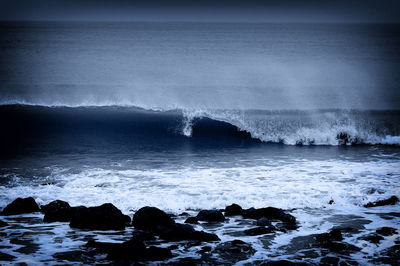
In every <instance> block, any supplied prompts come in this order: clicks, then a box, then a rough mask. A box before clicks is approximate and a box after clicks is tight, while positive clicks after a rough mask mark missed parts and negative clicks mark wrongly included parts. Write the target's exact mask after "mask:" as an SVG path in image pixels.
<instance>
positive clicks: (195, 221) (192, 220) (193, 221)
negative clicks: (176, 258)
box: [185, 217, 199, 224]
mask: <svg viewBox="0 0 400 266" xmlns="http://www.w3.org/2000/svg"><path fill="white" fill-rule="evenodd" d="M198 223H199V220H198V219H197V218H196V217H189V218H187V219H186V220H185V224H198Z"/></svg>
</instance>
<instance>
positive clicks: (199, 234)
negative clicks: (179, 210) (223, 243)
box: [158, 223, 220, 242]
mask: <svg viewBox="0 0 400 266" xmlns="http://www.w3.org/2000/svg"><path fill="white" fill-rule="evenodd" d="M158 234H159V236H160V238H162V239H165V240H170V241H182V240H195V241H205V242H208V241H219V240H220V239H219V237H218V236H217V235H215V234H210V233H206V232H204V231H196V230H195V229H194V228H193V227H192V226H191V225H188V224H179V223H176V224H173V225H171V226H168V227H164V228H159V229H158Z"/></svg>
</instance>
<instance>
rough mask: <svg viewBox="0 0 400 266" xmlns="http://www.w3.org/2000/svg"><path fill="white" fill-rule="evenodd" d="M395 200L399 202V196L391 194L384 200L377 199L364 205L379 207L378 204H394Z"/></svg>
mask: <svg viewBox="0 0 400 266" xmlns="http://www.w3.org/2000/svg"><path fill="white" fill-rule="evenodd" d="M397 202H399V198H398V197H396V196H391V197H390V198H388V199H385V200H378V201H375V202H369V203H367V204H365V205H364V207H365V208H371V207H379V206H386V205H395V204H396V203H397Z"/></svg>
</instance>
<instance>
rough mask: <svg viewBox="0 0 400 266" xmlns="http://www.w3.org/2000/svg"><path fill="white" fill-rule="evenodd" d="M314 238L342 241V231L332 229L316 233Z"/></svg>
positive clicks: (321, 240)
mask: <svg viewBox="0 0 400 266" xmlns="http://www.w3.org/2000/svg"><path fill="white" fill-rule="evenodd" d="M315 239H316V240H317V241H319V242H322V243H323V242H330V241H342V240H343V236H342V232H341V231H340V230H339V229H332V230H331V231H329V232H328V233H322V234H319V235H316V237H315Z"/></svg>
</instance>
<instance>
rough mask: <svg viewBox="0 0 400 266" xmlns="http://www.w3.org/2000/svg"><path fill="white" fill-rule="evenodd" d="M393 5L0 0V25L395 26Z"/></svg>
mask: <svg viewBox="0 0 400 266" xmlns="http://www.w3.org/2000/svg"><path fill="white" fill-rule="evenodd" d="M399 10H400V1H399V0H379V1H378V0H377V1H370V0H366V1H362V0H359V1H356V0H347V1H344V0H330V1H326V0H319V1H316V0H308V1H302V0H297V1H295V0H280V1H277V0H269V1H254V0H247V1H238V0H230V1H227V0H214V1H210V0H202V1H196V0H186V1H180V0H142V1H140V0H136V1H128V0H0V20H95V21H97V20H99V21H102V20H112V21H126V20H127V21H250V22H252V21H256V22H258V21H260V22H263V21H265V22H382V23H383V22H395V23H398V22H400V11H399Z"/></svg>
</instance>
